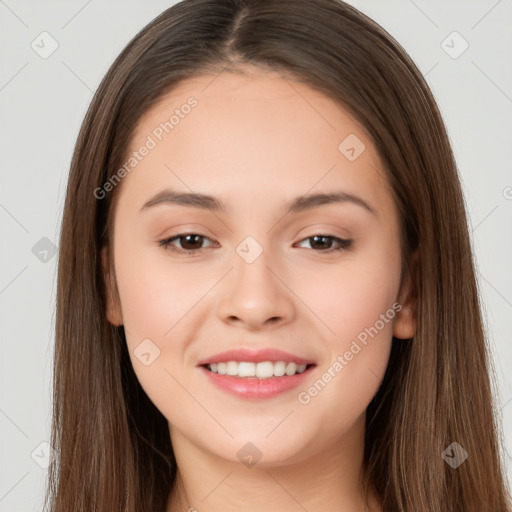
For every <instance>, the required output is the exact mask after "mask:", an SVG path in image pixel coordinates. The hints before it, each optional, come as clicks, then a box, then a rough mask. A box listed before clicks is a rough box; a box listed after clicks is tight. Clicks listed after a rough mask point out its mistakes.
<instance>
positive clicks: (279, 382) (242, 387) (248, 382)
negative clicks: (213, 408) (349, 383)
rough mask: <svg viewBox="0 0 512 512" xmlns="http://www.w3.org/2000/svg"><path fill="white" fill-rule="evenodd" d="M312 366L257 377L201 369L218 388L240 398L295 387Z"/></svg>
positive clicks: (257, 397) (267, 396) (270, 395)
mask: <svg viewBox="0 0 512 512" xmlns="http://www.w3.org/2000/svg"><path fill="white" fill-rule="evenodd" d="M313 368H314V366H311V367H309V368H308V369H306V370H305V371H303V372H302V373H296V374H295V375H287V376H283V377H270V378H268V379H258V378H256V377H233V376H231V375H220V374H218V373H214V372H211V371H210V370H208V369H206V368H204V367H203V366H201V370H202V371H203V372H204V373H205V374H206V377H207V378H208V379H210V382H211V383H212V384H214V385H215V386H217V387H218V388H220V389H222V390H224V391H226V392H228V393H231V394H232V395H235V396H238V397H241V398H255V399H261V398H272V397H274V396H277V395H279V394H281V393H284V392H285V391H288V390H290V389H293V388H296V387H297V386H299V385H300V384H301V383H302V382H303V381H304V380H305V379H307V378H308V376H309V374H310V373H311V370H313Z"/></svg>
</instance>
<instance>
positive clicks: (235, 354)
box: [197, 348, 313, 366]
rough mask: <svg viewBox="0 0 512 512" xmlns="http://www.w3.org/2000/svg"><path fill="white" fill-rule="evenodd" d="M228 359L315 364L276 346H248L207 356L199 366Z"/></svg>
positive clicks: (252, 361)
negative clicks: (253, 347)
mask: <svg viewBox="0 0 512 512" xmlns="http://www.w3.org/2000/svg"><path fill="white" fill-rule="evenodd" d="M227 361H238V362H242V361H247V362H251V363H261V362H263V361H272V362H277V361H285V362H287V363H295V364H313V361H311V360H308V359H304V358H303V357H299V356H296V355H293V354H290V353H288V352H284V351H282V350H278V349H275V348H264V349H259V350H251V349H248V348H237V349H233V350H226V351H225V352H219V353H218V354H215V355H213V356H210V357H206V358H205V359H202V360H201V361H199V362H198V363H197V365H198V366H204V365H206V364H214V363H223V362H227Z"/></svg>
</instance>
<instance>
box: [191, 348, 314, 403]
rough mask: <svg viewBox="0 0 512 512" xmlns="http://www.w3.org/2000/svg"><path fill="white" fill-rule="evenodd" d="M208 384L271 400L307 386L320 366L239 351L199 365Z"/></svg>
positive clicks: (273, 353) (277, 353) (268, 351)
mask: <svg viewBox="0 0 512 512" xmlns="http://www.w3.org/2000/svg"><path fill="white" fill-rule="evenodd" d="M197 366H198V368H199V369H200V370H201V372H202V373H203V375H204V376H205V377H206V379H208V380H207V382H208V383H210V384H212V385H213V386H214V387H215V388H217V389H219V390H221V391H223V392H225V393H228V394H231V395H235V396H237V397H238V398H244V399H253V400H254V399H268V398H273V397H276V396H278V395H280V394H282V393H284V392H285V391H289V390H291V389H293V388H296V387H298V386H303V385H304V380H305V379H308V378H309V377H310V375H311V374H312V373H313V372H314V369H315V368H316V366H317V365H316V363H314V362H313V361H312V360H311V359H306V358H304V357H300V356H298V355H295V354H290V353H289V352H283V351H282V350H276V349H274V348H265V349H260V350H250V349H248V348H237V349H234V350H228V351H226V352H222V353H220V354H216V355H213V356H210V357H207V358H205V359H202V360H201V361H198V363H197Z"/></svg>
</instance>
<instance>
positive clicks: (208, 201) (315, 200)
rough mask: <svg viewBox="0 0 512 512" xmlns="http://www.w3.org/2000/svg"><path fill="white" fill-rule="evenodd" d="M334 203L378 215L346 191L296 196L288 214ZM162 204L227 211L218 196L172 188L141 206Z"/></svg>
mask: <svg viewBox="0 0 512 512" xmlns="http://www.w3.org/2000/svg"><path fill="white" fill-rule="evenodd" d="M333 203H351V204H355V205H357V206H361V207H362V208H364V209H365V210H367V211H369V212H370V213H372V214H373V215H377V213H376V211H375V209H374V208H373V207H372V206H370V204H368V203H367V202H366V201H365V200H364V199H362V198H360V197H358V196H356V195H354V194H351V193H349V192H344V191H335V192H329V193H318V194H309V195H304V196H299V197H296V198H295V199H293V200H292V201H290V202H289V203H288V204H287V205H286V214H288V213H298V212H303V211H306V210H311V209H313V208H317V207H319V206H323V205H327V204H333ZM161 204H167V205H178V206H188V207H192V208H202V209H208V210H212V211H214V212H226V207H225V205H224V204H223V203H222V201H220V200H219V199H217V198H216V197H213V196H210V195H207V194H200V193H196V192H177V191H175V190H171V189H165V190H162V191H161V192H159V193H158V194H156V195H155V196H154V197H152V198H151V199H150V200H149V201H147V202H146V203H144V205H143V206H142V208H141V212H142V211H144V210H147V209H148V208H151V207H153V206H157V205H161Z"/></svg>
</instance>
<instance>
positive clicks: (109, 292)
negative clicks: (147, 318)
mask: <svg viewBox="0 0 512 512" xmlns="http://www.w3.org/2000/svg"><path fill="white" fill-rule="evenodd" d="M101 265H102V269H103V279H104V282H105V292H106V297H107V311H106V315H107V320H108V321H109V322H110V323H111V324H112V325H115V326H116V327H119V326H120V325H122V324H123V315H122V312H121V304H120V301H119V294H118V292H117V287H116V283H115V279H114V276H113V275H112V273H111V271H110V265H109V261H108V247H107V246H105V247H103V248H102V249H101Z"/></svg>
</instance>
